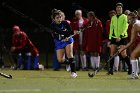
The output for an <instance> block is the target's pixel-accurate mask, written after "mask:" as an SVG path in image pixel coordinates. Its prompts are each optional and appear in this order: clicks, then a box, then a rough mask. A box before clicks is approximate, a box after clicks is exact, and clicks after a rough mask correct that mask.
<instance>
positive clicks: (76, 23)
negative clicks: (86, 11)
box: [71, 10, 88, 70]
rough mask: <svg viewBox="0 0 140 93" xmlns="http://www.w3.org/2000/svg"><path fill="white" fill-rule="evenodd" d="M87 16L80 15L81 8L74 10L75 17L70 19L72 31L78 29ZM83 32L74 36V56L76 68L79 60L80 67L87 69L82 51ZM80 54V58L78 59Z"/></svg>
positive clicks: (84, 22) (83, 23)
mask: <svg viewBox="0 0 140 93" xmlns="http://www.w3.org/2000/svg"><path fill="white" fill-rule="evenodd" d="M87 21H88V20H87V18H85V17H83V16H82V10H76V11H75V17H74V18H73V19H72V20H71V27H72V30H73V31H74V32H76V31H79V30H80V29H81V28H82V27H83V26H84V25H85V24H86V23H87ZM82 47H83V32H81V33H80V34H77V35H75V36H74V57H75V59H76V62H77V63H76V64H77V69H78V68H79V67H78V66H79V62H81V65H82V69H83V70H87V61H86V54H85V53H84V52H83V49H82ZM79 56H80V60H79Z"/></svg>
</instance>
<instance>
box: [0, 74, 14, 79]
mask: <svg viewBox="0 0 140 93" xmlns="http://www.w3.org/2000/svg"><path fill="white" fill-rule="evenodd" d="M0 76H3V77H5V78H8V79H12V75H7V74H4V73H1V72H0Z"/></svg>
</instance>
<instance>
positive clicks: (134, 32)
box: [119, 24, 140, 52]
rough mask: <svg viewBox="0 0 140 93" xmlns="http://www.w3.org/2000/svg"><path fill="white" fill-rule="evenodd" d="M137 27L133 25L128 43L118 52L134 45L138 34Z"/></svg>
mask: <svg viewBox="0 0 140 93" xmlns="http://www.w3.org/2000/svg"><path fill="white" fill-rule="evenodd" d="M137 27H138V26H137V24H134V25H133V27H132V30H131V39H130V42H129V43H128V44H127V45H126V46H125V47H124V48H123V49H120V50H119V52H122V51H123V50H125V49H127V48H128V47H129V46H131V45H132V44H133V43H134V41H135V40H136V36H137V33H138V32H140V31H139V30H137Z"/></svg>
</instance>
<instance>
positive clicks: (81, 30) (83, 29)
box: [62, 25, 92, 41]
mask: <svg viewBox="0 0 140 93" xmlns="http://www.w3.org/2000/svg"><path fill="white" fill-rule="evenodd" d="M90 27H92V25H89V26H87V27H84V28H82V29H80V30H79V31H78V32H79V33H81V32H83V31H85V30H86V29H87V28H90ZM75 35H78V34H77V33H74V34H73V35H70V36H69V37H66V38H65V39H63V40H62V41H65V40H66V39H67V40H68V39H69V38H71V37H74V36H75Z"/></svg>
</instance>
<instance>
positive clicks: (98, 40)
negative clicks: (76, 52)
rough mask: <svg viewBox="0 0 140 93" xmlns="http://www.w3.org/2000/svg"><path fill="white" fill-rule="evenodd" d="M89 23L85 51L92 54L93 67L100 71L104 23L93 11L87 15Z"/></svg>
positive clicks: (85, 37) (85, 35)
mask: <svg viewBox="0 0 140 93" xmlns="http://www.w3.org/2000/svg"><path fill="white" fill-rule="evenodd" d="M87 16H88V20H89V21H88V23H87V24H86V26H87V29H86V30H85V32H84V33H85V34H84V41H83V42H84V45H83V46H84V50H85V51H86V52H88V53H90V61H91V66H92V68H93V69H94V70H98V68H99V65H100V53H101V50H102V49H101V48H102V47H101V45H102V38H103V26H102V22H101V21H100V20H99V19H98V18H97V17H96V16H95V13H94V12H93V11H90V12H88V13H87Z"/></svg>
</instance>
